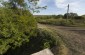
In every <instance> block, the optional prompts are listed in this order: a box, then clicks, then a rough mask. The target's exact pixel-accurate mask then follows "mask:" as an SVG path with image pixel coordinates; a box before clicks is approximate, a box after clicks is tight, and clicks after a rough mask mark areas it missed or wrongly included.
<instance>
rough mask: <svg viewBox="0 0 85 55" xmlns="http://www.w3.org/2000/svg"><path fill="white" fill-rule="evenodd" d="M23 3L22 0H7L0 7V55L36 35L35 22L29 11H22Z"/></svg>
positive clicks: (31, 0)
mask: <svg viewBox="0 0 85 55" xmlns="http://www.w3.org/2000/svg"><path fill="white" fill-rule="evenodd" d="M28 1H29V0H28ZM34 1H35V0H34ZM34 1H33V0H30V2H34ZM24 3H25V1H24V0H9V1H8V2H3V3H2V4H3V7H0V55H2V54H3V53H5V52H6V51H7V50H8V49H9V48H15V47H18V46H21V45H22V43H25V42H29V38H30V37H31V36H33V35H36V32H35V31H36V28H37V25H36V21H35V19H34V18H33V16H32V14H31V13H30V11H29V10H27V9H24V7H25V6H26V5H24V6H23V4H24ZM4 6H5V7H4ZM22 8H23V9H22Z"/></svg>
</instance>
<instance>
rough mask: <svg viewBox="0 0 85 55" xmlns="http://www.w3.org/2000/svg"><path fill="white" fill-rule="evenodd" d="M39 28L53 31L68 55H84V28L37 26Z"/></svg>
mask: <svg viewBox="0 0 85 55" xmlns="http://www.w3.org/2000/svg"><path fill="white" fill-rule="evenodd" d="M38 27H39V28H49V29H50V30H55V33H56V34H59V36H60V38H61V39H62V40H63V42H64V43H65V45H66V47H67V48H68V49H69V51H68V55H85V28H81V27H65V26H52V25H44V24H38Z"/></svg>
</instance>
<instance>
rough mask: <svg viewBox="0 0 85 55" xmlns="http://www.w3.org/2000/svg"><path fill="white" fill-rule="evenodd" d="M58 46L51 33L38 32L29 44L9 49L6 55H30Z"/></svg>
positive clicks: (46, 31) (40, 30)
mask: <svg viewBox="0 0 85 55" xmlns="http://www.w3.org/2000/svg"><path fill="white" fill-rule="evenodd" d="M55 45H56V40H55V38H54V35H52V33H51V32H49V31H48V30H44V29H38V30H37V36H33V37H31V38H30V39H29V43H24V44H23V45H22V46H21V47H18V48H16V49H11V50H10V49H9V51H8V52H7V53H5V54H4V55H30V54H33V53H35V52H38V51H40V50H43V49H44V48H52V47H54V46H55Z"/></svg>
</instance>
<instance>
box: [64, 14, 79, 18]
mask: <svg viewBox="0 0 85 55" xmlns="http://www.w3.org/2000/svg"><path fill="white" fill-rule="evenodd" d="M67 15H68V17H69V18H70V19H73V18H74V17H76V16H78V15H77V13H65V14H64V18H67Z"/></svg>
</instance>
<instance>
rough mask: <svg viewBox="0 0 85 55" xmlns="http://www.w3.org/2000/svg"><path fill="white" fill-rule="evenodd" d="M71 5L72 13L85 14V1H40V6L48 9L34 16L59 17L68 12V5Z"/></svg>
mask: <svg viewBox="0 0 85 55" xmlns="http://www.w3.org/2000/svg"><path fill="white" fill-rule="evenodd" d="M68 4H69V5H70V11H69V12H73V13H77V14H78V15H83V14H85V0H40V1H39V2H38V5H39V6H47V9H45V10H40V13H34V15H58V14H65V13H66V12H67V5H68Z"/></svg>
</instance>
